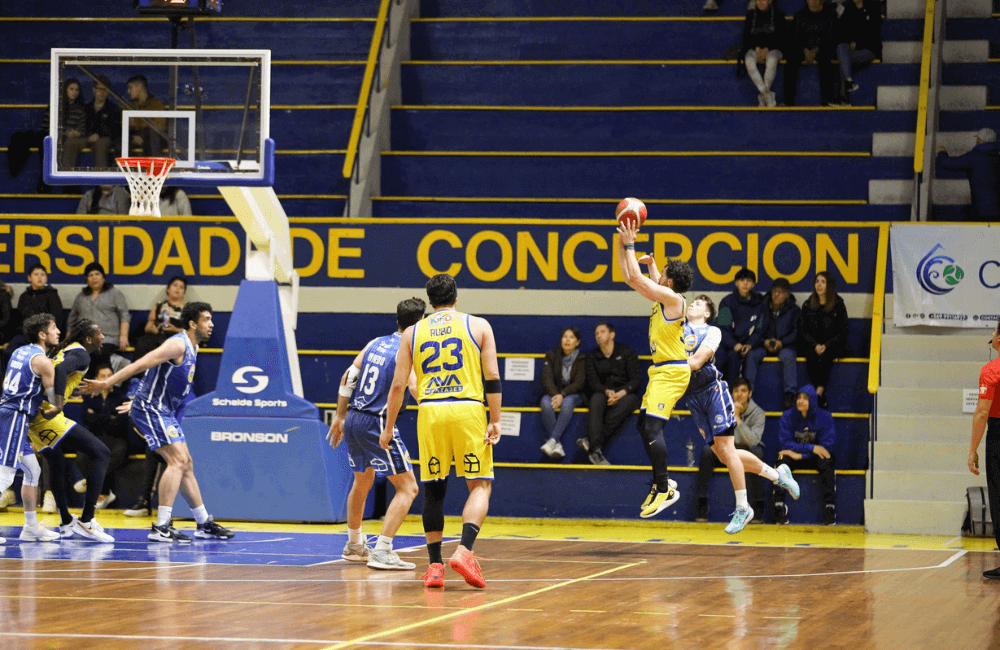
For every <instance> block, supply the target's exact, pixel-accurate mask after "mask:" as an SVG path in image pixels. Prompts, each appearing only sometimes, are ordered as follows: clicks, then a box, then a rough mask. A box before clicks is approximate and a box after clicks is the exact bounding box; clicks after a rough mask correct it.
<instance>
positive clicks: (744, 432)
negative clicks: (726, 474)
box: [695, 377, 765, 523]
mask: <svg viewBox="0 0 1000 650" xmlns="http://www.w3.org/2000/svg"><path fill="white" fill-rule="evenodd" d="M732 393H733V414H734V415H735V416H736V433H735V440H734V442H735V443H736V448H737V449H746V450H747V451H749V452H750V453H752V454H753V455H754V456H756V457H757V458H760V459H761V460H764V443H763V442H762V440H761V438H762V437H763V435H764V420H765V415H764V409H762V408H761V407H759V406H757V402H755V401H753V399H752V397H753V384H751V383H750V380H748V379H746V378H742V377H741V378H740V379H737V380H736V381H735V382H734V383H733V387H732ZM716 467H725V466H724V465H723V464H722V462H721V461H720V460H719V459H718V457H717V456H716V455H715V452H713V451H712V448H711V447H710V446H709V445H705V447H704V448H703V449H702V450H701V462H700V463H699V464H698V479H697V485H696V489H695V494H696V496H697V499H698V500H697V515H696V518H695V521H708V482H709V480H710V479H711V478H712V472H713V471H714V470H715V468H716ZM761 480H762V479H761V477H760V476H757V475H755V474H750V473H747V475H746V481H747V493H748V497H749V501H750V503H751V504H752V505H753V509H754V518H753V521H755V522H758V523H759V522H760V521H761V518H762V517H763V515H764V489H763V485H762V483H761Z"/></svg>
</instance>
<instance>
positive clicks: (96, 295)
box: [66, 262, 132, 375]
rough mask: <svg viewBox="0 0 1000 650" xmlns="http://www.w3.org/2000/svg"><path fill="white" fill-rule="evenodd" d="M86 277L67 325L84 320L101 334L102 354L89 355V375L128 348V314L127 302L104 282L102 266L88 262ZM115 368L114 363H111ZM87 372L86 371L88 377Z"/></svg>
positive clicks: (84, 270)
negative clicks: (88, 320) (102, 341)
mask: <svg viewBox="0 0 1000 650" xmlns="http://www.w3.org/2000/svg"><path fill="white" fill-rule="evenodd" d="M83 272H84V275H85V276H86V278H87V286H85V287H84V288H83V289H82V290H81V291H80V293H79V294H77V296H76V300H74V301H73V308H72V309H70V312H69V318H68V319H67V321H66V326H67V327H69V328H72V327H73V323H74V322H75V321H76V320H77V319H80V318H87V319H90V320H92V321H94V322H95V323H97V324H98V326H100V328H101V332H103V333H104V345H103V346H101V351H100V352H98V353H95V354H91V355H90V361H91V363H90V367H91V371H90V372H96V370H94V369H95V368H97V367H98V366H100V365H101V364H103V363H111V361H110V359H111V355H112V354H114V353H116V352H119V351H124V350H125V348H126V347H127V346H128V328H129V323H130V321H131V318H132V316H131V314H129V311H128V302H127V301H126V300H125V296H124V295H123V294H122V292H121V291H119V290H118V289H116V288H115V285H113V284H111V283H110V282H107V281H105V278H104V267H103V266H101V265H100V264H99V263H97V262H91V263H90V264H88V265H87V266H86V267H85V268H84V269H83ZM111 365H112V367H114V364H113V363H112V364H111ZM89 374H90V373H89V372H88V375H89Z"/></svg>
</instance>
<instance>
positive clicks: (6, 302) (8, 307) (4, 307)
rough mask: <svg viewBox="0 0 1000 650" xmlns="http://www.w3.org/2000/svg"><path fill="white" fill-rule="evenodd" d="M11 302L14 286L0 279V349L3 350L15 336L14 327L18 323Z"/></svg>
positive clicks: (12, 302) (12, 301)
mask: <svg viewBox="0 0 1000 650" xmlns="http://www.w3.org/2000/svg"><path fill="white" fill-rule="evenodd" d="M13 304H14V288H13V287H11V286H10V285H8V284H6V283H4V282H3V281H2V280H0V349H3V350H6V349H7V344H8V343H10V342H11V340H12V339H13V338H14V336H15V332H16V330H15V328H16V327H17V326H18V325H20V323H19V320H20V319H19V318H18V317H17V316H16V315H15V312H14V307H13Z"/></svg>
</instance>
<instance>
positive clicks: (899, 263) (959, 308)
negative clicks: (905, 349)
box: [889, 224, 1000, 329]
mask: <svg viewBox="0 0 1000 650" xmlns="http://www.w3.org/2000/svg"><path fill="white" fill-rule="evenodd" d="M889 235H890V240H891V242H892V284H893V289H892V293H893V296H894V298H893V323H894V324H895V325H896V326H897V327H905V326H908V325H934V326H938V327H981V328H990V329H992V328H993V326H994V325H996V321H997V320H998V319H1000V292H998V291H997V289H998V288H1000V228H991V227H989V226H986V225H983V226H978V225H977V226H973V225H969V226H958V225H921V224H900V225H896V224H893V225H892V228H890V230H889Z"/></svg>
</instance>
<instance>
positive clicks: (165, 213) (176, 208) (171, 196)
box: [136, 186, 191, 358]
mask: <svg viewBox="0 0 1000 650" xmlns="http://www.w3.org/2000/svg"><path fill="white" fill-rule="evenodd" d="M160 216H161V217H190V216H191V202H190V201H189V200H188V197H187V194H185V193H184V190H182V189H181V188H179V187H176V186H170V187H164V188H163V189H162V190H160ZM136 358H139V357H136Z"/></svg>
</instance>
